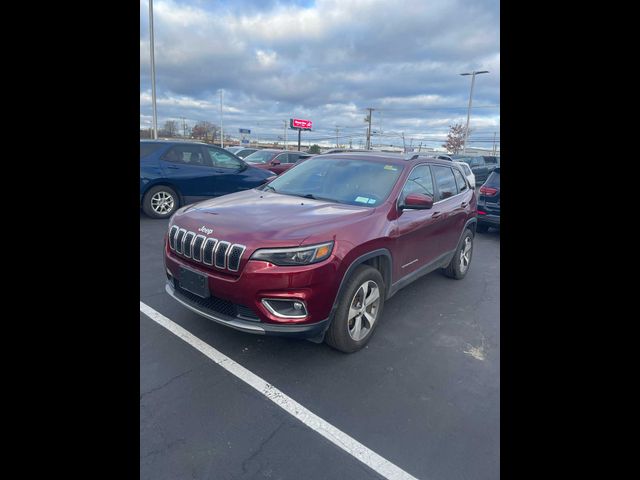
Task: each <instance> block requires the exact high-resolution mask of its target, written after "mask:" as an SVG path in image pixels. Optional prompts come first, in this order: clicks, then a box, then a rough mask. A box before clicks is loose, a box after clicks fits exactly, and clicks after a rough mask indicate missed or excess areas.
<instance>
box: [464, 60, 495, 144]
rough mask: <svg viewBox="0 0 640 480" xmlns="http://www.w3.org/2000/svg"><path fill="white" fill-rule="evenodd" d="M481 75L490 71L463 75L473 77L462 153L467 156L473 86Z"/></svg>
mask: <svg viewBox="0 0 640 480" xmlns="http://www.w3.org/2000/svg"><path fill="white" fill-rule="evenodd" d="M481 73H489V71H488V70H482V71H480V72H476V71H475V70H474V71H473V72H467V73H461V74H460V75H462V76H463V77H464V76H466V75H471V91H470V92H469V108H468V109H467V126H466V128H465V129H464V143H463V145H462V153H463V154H465V153H466V152H467V139H468V138H469V118H470V117H471V101H472V100H473V86H474V84H475V83H476V75H480V74H481Z"/></svg>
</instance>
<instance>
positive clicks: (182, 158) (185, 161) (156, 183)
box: [140, 140, 273, 218]
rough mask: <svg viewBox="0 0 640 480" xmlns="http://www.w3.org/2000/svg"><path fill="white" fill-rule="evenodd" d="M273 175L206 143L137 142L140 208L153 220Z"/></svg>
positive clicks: (263, 180)
mask: <svg viewBox="0 0 640 480" xmlns="http://www.w3.org/2000/svg"><path fill="white" fill-rule="evenodd" d="M272 175H273V173H271V172H269V171H267V170H264V169H260V168H255V167H252V166H250V165H248V164H246V163H245V162H243V161H242V160H241V159H240V158H238V157H236V156H235V155H233V154H232V153H230V152H228V151H226V150H224V149H222V148H219V147H214V146H212V145H207V144H205V143H196V142H172V141H162V140H141V141H140V205H141V207H142V209H143V211H144V213H146V214H147V215H149V216H150V217H152V218H167V217H170V216H171V215H172V214H173V213H174V212H175V211H176V210H177V209H178V207H180V206H181V205H187V204H189V203H193V202H197V201H199V200H203V199H207V198H210V197H218V196H220V195H226V194H228V193H234V192H238V191H240V190H248V189H251V188H254V187H257V186H258V185H261V184H263V183H265V182H266V181H267V178H268V177H270V176H272Z"/></svg>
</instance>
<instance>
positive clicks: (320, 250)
mask: <svg viewBox="0 0 640 480" xmlns="http://www.w3.org/2000/svg"><path fill="white" fill-rule="evenodd" d="M332 250H333V242H327V243H321V244H318V245H309V246H306V247H297V248H263V249H260V250H256V251H255V252H254V253H253V255H251V260H263V261H265V262H271V263H273V264H274V265H280V266H287V265H309V264H310V263H317V262H321V261H322V260H326V259H327V258H328V257H329V255H331V251H332Z"/></svg>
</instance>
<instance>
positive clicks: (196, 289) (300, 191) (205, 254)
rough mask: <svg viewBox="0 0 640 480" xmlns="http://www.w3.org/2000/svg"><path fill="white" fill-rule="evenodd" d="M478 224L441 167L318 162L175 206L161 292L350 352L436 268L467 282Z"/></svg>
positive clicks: (219, 318) (238, 321)
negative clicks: (387, 307)
mask: <svg viewBox="0 0 640 480" xmlns="http://www.w3.org/2000/svg"><path fill="white" fill-rule="evenodd" d="M476 221H477V220H476V194H475V191H474V190H473V189H471V188H470V185H469V184H468V182H467V180H466V178H465V177H464V175H463V174H462V173H461V171H460V169H459V168H458V167H457V166H455V165H454V164H452V162H450V161H448V160H437V159H434V158H415V159H404V158H402V157H398V156H386V157H385V156H378V155H364V154H347V153H343V154H334V155H319V156H316V157H314V158H311V159H309V160H306V161H304V162H301V163H300V164H299V165H297V166H296V167H295V168H293V169H291V170H289V171H287V172H285V173H283V174H282V175H280V176H279V177H276V178H275V179H273V180H272V181H271V182H269V183H268V184H266V185H263V186H261V187H258V188H254V189H252V190H247V191H244V192H238V193H234V194H231V195H227V196H225V197H222V198H217V199H213V200H209V201H205V202H202V203H199V204H198V205H197V208H196V207H185V208H182V209H180V210H178V211H177V212H176V214H175V215H174V216H173V217H172V218H171V221H170V223H169V228H168V232H167V235H166V236H165V251H164V258H165V266H166V273H167V284H166V291H167V292H168V294H169V295H171V296H172V297H173V298H175V299H176V300H177V301H179V302H180V303H182V304H183V305H185V306H186V307H187V308H189V309H190V310H192V311H194V312H196V313H198V314H200V315H202V316H204V317H206V318H208V319H210V320H213V321H215V322H218V323H221V324H223V325H226V326H228V327H232V328H235V329H237V330H241V331H244V332H249V333H256V334H262V335H264V334H269V335H287V336H294V337H303V338H310V339H312V340H313V341H316V342H319V341H322V340H323V339H325V338H326V341H327V342H328V343H329V344H330V345H332V346H333V347H334V348H336V349H338V350H341V351H344V352H354V351H356V350H358V349H360V348H362V347H364V346H365V344H366V343H367V342H368V341H369V339H370V338H371V334H372V333H373V331H374V329H375V328H376V326H377V325H378V323H379V322H380V319H381V316H382V311H383V307H384V303H385V301H386V300H388V299H389V298H390V297H391V296H392V295H393V294H395V293H396V292H397V291H398V290H400V289H401V288H403V287H404V286H406V285H408V284H409V283H411V282H412V281H414V280H416V279H417V278H419V277H421V276H422V275H425V274H427V273H429V272H431V271H433V270H436V269H442V271H443V273H444V274H445V275H447V276H449V277H452V278H455V279H461V278H463V277H464V276H465V275H466V273H467V271H468V269H469V265H470V261H471V255H472V252H473V239H474V233H475V226H476ZM325 334H326V337H325Z"/></svg>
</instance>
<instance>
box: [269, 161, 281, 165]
mask: <svg viewBox="0 0 640 480" xmlns="http://www.w3.org/2000/svg"><path fill="white" fill-rule="evenodd" d="M271 165H280V160H271Z"/></svg>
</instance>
